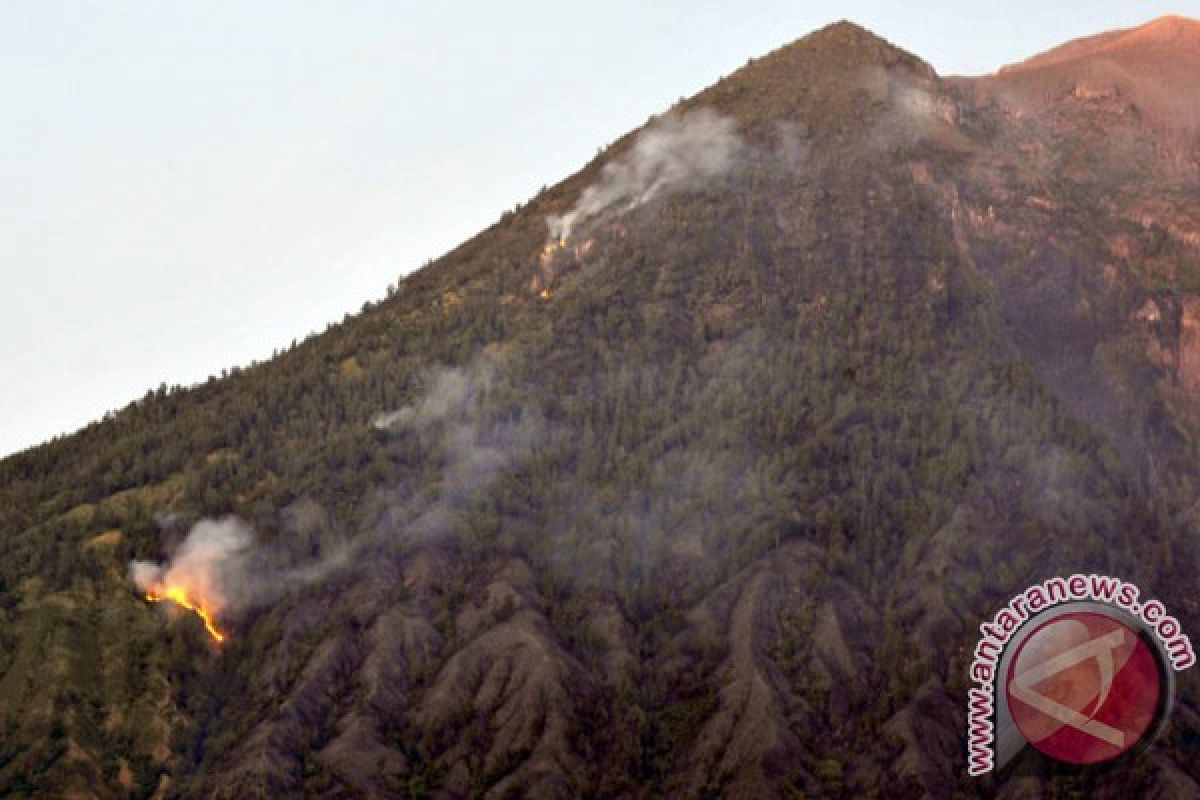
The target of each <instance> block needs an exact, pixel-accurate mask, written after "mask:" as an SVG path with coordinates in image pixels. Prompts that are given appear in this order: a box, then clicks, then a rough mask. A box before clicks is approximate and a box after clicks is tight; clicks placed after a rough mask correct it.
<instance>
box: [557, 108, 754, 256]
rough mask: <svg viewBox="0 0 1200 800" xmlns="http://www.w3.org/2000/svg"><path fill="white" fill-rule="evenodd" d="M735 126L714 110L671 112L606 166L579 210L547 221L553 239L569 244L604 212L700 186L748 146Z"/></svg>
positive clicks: (579, 203)
mask: <svg viewBox="0 0 1200 800" xmlns="http://www.w3.org/2000/svg"><path fill="white" fill-rule="evenodd" d="M735 127H736V126H735V123H734V121H733V120H732V119H729V118H728V117H721V116H719V115H717V114H716V113H714V112H713V111H711V110H709V109H700V110H698V111H693V112H691V113H682V114H670V115H667V116H665V117H663V118H661V119H659V120H657V121H655V122H654V123H652V124H651V125H650V126H649V127H648V128H647V129H646V130H644V131H643V132H642V133H641V134H640V135H639V136H638V138H637V141H635V142H634V144H633V147H632V148H631V149H630V150H629V152H628V153H626V154H624V155H622V156H621V157H620V158H618V159H617V160H615V161H613V162H611V163H609V164H606V165H605V167H604V170H603V171H602V173H601V175H600V180H598V181H597V182H596V183H594V184H592V185H591V186H589V187H588V188H586V189H584V190H583V193H582V194H581V195H580V196H579V200H578V201H577V202H576V203H575V206H574V207H573V208H572V209H571V210H570V211H568V212H567V213H566V214H562V215H552V216H550V217H549V218H548V219H547V225H548V226H549V228H550V237H551V240H552V241H555V242H566V241H567V240H568V239H569V238H570V237H571V233H572V231H573V230H575V229H576V228H577V227H578V226H580V225H582V224H583V223H585V222H587V221H588V220H591V219H595V218H597V217H600V216H601V215H604V214H610V213H611V214H624V213H626V212H629V211H632V210H633V209H635V208H637V207H638V206H640V205H643V204H644V203H647V202H649V201H650V200H651V199H653V198H654V197H656V196H658V195H660V194H665V193H669V192H673V191H684V190H687V189H689V188H695V187H696V186H697V185H699V184H702V183H703V182H705V181H707V180H711V179H713V178H716V177H719V176H720V175H723V174H725V173H726V172H727V171H729V170H730V169H731V168H732V167H733V166H734V164H735V163H736V160H737V156H738V153H739V151H740V150H741V148H742V140H741V137H740V136H739V135H738V133H737V132H736V130H735Z"/></svg>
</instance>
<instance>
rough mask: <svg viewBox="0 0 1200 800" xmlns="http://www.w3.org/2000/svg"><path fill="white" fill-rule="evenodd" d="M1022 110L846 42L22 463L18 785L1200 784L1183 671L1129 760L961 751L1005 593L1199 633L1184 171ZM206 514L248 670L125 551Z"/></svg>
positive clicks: (13, 647)
mask: <svg viewBox="0 0 1200 800" xmlns="http://www.w3.org/2000/svg"><path fill="white" fill-rule="evenodd" d="M991 88H992V87H991V86H990V85H989V83H988V82H987V81H983V82H971V81H970V80H968V81H962V80H960V79H942V78H939V77H938V76H937V74H936V72H935V71H934V70H933V69H932V68H931V67H929V65H928V64H925V63H924V62H922V61H921V60H920V59H918V58H917V57H915V56H913V55H911V54H909V53H906V52H905V51H903V50H900V49H899V48H895V47H893V46H892V45H890V44H888V43H886V42H885V41H883V40H882V39H879V38H878V37H875V36H874V35H873V34H870V33H869V32H867V31H865V30H864V29H862V28H859V27H858V26H855V25H853V24H851V23H838V24H835V25H832V26H829V27H828V28H825V29H823V30H822V31H818V32H815V33H814V34H812V35H810V36H808V37H804V38H802V39H800V40H798V41H797V42H794V43H792V44H790V45H786V46H784V47H783V48H780V49H779V50H776V51H774V52H773V53H772V54H770V55H768V56H766V57H764V58H762V59H757V60H755V61H753V62H752V63H750V64H749V65H747V67H745V68H744V69H743V70H741V71H739V72H738V73H735V74H734V75H732V76H729V77H727V78H725V79H723V80H721V81H719V82H717V83H716V84H714V85H713V86H711V87H709V88H708V89H705V90H703V91H702V92H701V93H699V94H698V95H696V96H695V97H693V98H690V99H688V100H685V101H683V102H682V103H681V104H679V105H677V106H676V107H675V108H673V109H671V110H668V111H667V112H665V113H664V114H662V115H658V116H657V117H655V118H652V119H651V120H650V121H649V122H648V123H647V124H646V125H645V126H643V127H642V128H640V129H638V130H636V131H632V132H631V133H630V134H628V135H627V136H625V137H622V138H621V139H620V140H618V141H617V142H616V143H615V144H614V145H613V146H611V147H610V148H607V149H606V150H605V151H604V152H603V153H601V154H600V155H599V156H598V157H597V158H596V159H594V160H593V161H592V162H591V163H589V164H588V165H586V166H585V167H584V168H583V169H582V170H581V171H580V172H578V173H576V174H574V175H572V176H570V177H568V178H567V179H565V180H564V181H563V182H561V183H559V184H557V185H555V186H554V187H551V188H548V189H546V190H545V191H544V192H542V193H540V194H539V195H538V196H537V197H535V198H533V199H532V200H531V201H530V202H529V203H527V204H525V205H523V206H521V207H520V208H518V209H517V210H515V211H514V212H512V213H509V214H506V215H505V216H504V217H503V218H502V219H501V220H500V221H498V222H497V223H496V224H494V225H492V226H490V227H489V228H487V229H486V230H484V231H482V232H481V233H479V234H477V235H476V236H474V237H472V238H471V239H469V240H468V241H466V242H464V243H463V244H462V245H460V246H459V247H457V248H455V249H454V250H452V251H451V252H450V253H448V254H446V255H445V256H443V257H442V258H440V259H438V260H436V261H435V262H433V264H432V265H430V266H429V267H427V268H425V269H422V270H419V271H418V272H416V273H414V274H412V275H410V276H408V277H406V278H404V279H403V280H402V281H401V282H400V283H399V285H398V286H397V289H396V291H395V292H393V293H392V294H391V295H390V296H389V297H387V298H385V299H383V300H381V301H380V302H378V303H375V304H371V305H370V306H369V307H368V308H366V309H365V310H364V312H363V313H361V314H359V315H355V316H352V317H348V318H347V319H346V320H344V321H343V322H342V323H340V324H338V325H335V326H332V327H331V329H330V330H329V331H327V332H326V333H324V334H322V335H319V336H314V337H311V338H310V339H307V340H305V341H304V342H302V343H301V344H299V345H298V346H297V347H296V348H294V349H291V350H289V351H288V352H287V353H285V354H283V355H282V356H281V357H280V358H279V359H276V360H273V361H271V362H268V363H265V364H262V365H258V366H256V367H253V368H251V369H246V370H237V371H235V373H234V374H232V375H231V376H230V377H229V378H228V379H226V380H220V381H212V382H210V383H209V384H204V385H201V386H199V387H196V388H194V389H189V390H185V391H182V392H176V391H162V392H153V393H150V394H149V395H148V396H147V397H146V398H145V399H144V400H143V401H140V402H139V403H137V404H135V405H134V406H132V407H131V408H129V409H126V410H124V411H122V412H120V413H118V414H116V415H115V416H114V417H113V418H112V419H110V420H108V421H106V422H104V423H102V424H98V425H96V426H93V427H91V428H89V429H87V430H85V431H84V432H82V433H81V434H78V435H76V436H74V437H70V438H67V439H64V440H60V441H58V442H54V443H52V444H50V445H48V446H45V447H42V448H36V449H34V450H31V451H28V452H26V453H24V454H21V455H19V456H15V457H11V458H8V459H5V460H3V461H0V532H2V535H0V553H2V556H3V558H2V559H0V645H3V646H2V647H0V709H2V710H3V711H4V712H5V713H4V714H3V715H0V725H2V726H3V727H2V728H0V734H2V735H0V789H2V790H3V791H4V792H6V793H8V794H11V795H13V796H18V797H19V796H38V795H43V796H44V795H56V794H57V795H68V794H74V795H78V796H98V797H131V796H138V797H146V796H158V797H172V796H177V797H199V796H203V797H229V798H239V800H240V798H253V797H299V796H323V797H344V796H368V797H380V798H392V797H409V798H411V797H439V798H460V797H462V798H465V797H489V798H502V797H512V796H526V797H544V798H558V797H562V798H568V797H614V798H616V797H620V798H639V797H655V796H688V797H713V796H723V797H753V798H771V797H781V798H783V797H794V796H797V795H800V794H804V795H809V796H827V797H864V796H895V797H922V796H935V797H937V796H949V795H952V794H956V793H957V794H960V795H963V796H988V797H1001V798H1016V797H1022V796H1029V795H1030V794H1035V793H1037V792H1039V791H1050V790H1051V788H1053V790H1054V791H1059V790H1061V791H1074V792H1078V793H1087V794H1088V795H1089V796H1094V797H1100V798H1104V797H1113V798H1116V797H1124V796H1137V795H1152V794H1153V793H1154V792H1156V791H1157V792H1159V793H1160V794H1161V793H1165V792H1168V791H1176V792H1179V791H1182V792H1185V793H1186V792H1195V791H1197V785H1198V784H1197V782H1198V781H1200V772H1198V771H1197V770H1198V767H1197V765H1198V764H1200V753H1197V751H1196V742H1195V740H1194V737H1191V736H1190V735H1189V732H1188V729H1189V726H1191V725H1192V724H1193V723H1194V721H1195V720H1197V719H1200V706H1198V703H1197V699H1198V695H1197V685H1196V682H1195V679H1194V678H1193V677H1192V676H1191V675H1190V674H1185V675H1182V676H1180V683H1179V691H1178V694H1179V704H1178V706H1179V707H1178V708H1177V709H1176V714H1177V717H1176V718H1175V719H1177V720H1179V722H1178V723H1177V724H1176V725H1175V727H1172V728H1171V729H1169V730H1168V731H1167V733H1166V735H1165V736H1164V738H1163V739H1162V740H1161V741H1160V743H1159V744H1158V745H1157V746H1156V748H1155V751H1154V754H1153V755H1152V756H1151V757H1149V758H1148V759H1147V760H1145V761H1143V762H1139V764H1138V765H1137V767H1136V769H1130V770H1126V771H1123V772H1122V773H1120V774H1112V773H1097V774H1091V775H1088V774H1083V775H1063V774H1059V773H1058V772H1057V771H1056V770H1054V769H1053V768H1050V767H1047V766H1046V765H1044V764H1039V763H1037V762H1032V763H1023V764H1021V765H1020V767H1019V770H1018V772H1017V774H1015V775H1013V776H1010V777H1009V779H1008V780H1000V779H997V780H995V781H984V782H979V781H971V780H968V779H967V778H966V777H965V775H964V774H963V773H964V770H963V764H964V760H963V753H964V751H965V746H964V732H963V730H962V719H963V716H964V714H965V674H966V658H967V654H969V653H970V650H971V647H972V646H973V642H972V637H973V636H974V635H976V630H977V625H978V622H979V621H981V620H983V619H986V618H988V617H989V616H990V614H991V612H992V611H993V610H994V608H995V607H997V605H998V604H1000V603H1003V602H1004V599H1005V598H1006V597H1007V596H1009V595H1011V593H1012V592H1014V591H1015V590H1018V589H1020V588H1023V587H1024V586H1025V585H1028V584H1029V583H1032V582H1033V581H1035V580H1041V579H1043V578H1045V577H1046V576H1047V574H1049V573H1060V572H1062V573H1066V572H1070V571H1078V570H1088V569H1092V570H1099V571H1104V572H1106V573H1108V574H1119V575H1121V576H1122V577H1124V578H1126V579H1129V580H1132V581H1136V582H1137V583H1138V584H1139V585H1143V586H1145V587H1147V589H1148V590H1149V591H1153V592H1154V593H1155V595H1156V596H1159V597H1161V598H1162V599H1163V601H1164V602H1165V603H1167V604H1168V605H1169V607H1170V608H1171V609H1172V611H1173V612H1174V613H1176V614H1177V615H1178V616H1179V618H1180V620H1181V621H1182V623H1183V625H1184V628H1185V629H1196V627H1197V624H1198V623H1200V606H1198V604H1197V601H1196V598H1195V597H1193V596H1192V593H1191V592H1190V586H1191V583H1190V582H1189V581H1190V580H1191V576H1193V575H1194V574H1195V570H1196V568H1197V565H1198V564H1200V552H1198V548H1197V547H1196V545H1195V542H1196V535H1197V534H1198V533H1200V518H1198V517H1197V514H1196V509H1197V507H1200V506H1197V502H1196V496H1195V495H1196V487H1195V486H1194V485H1193V484H1194V481H1193V479H1192V477H1191V476H1192V475H1193V474H1194V473H1195V468H1196V466H1197V465H1198V464H1200V458H1198V456H1197V451H1196V442H1197V441H1198V439H1197V436H1198V435H1200V412H1198V410H1197V409H1198V404H1200V393H1198V392H1197V388H1196V386H1197V384H1196V381H1197V378H1196V375H1195V372H1194V370H1195V368H1194V365H1195V364H1196V363H1200V345H1198V344H1197V343H1198V342H1200V339H1198V338H1197V336H1196V330H1197V329H1200V325H1198V323H1197V320H1200V294H1197V292H1196V291H1195V289H1194V288H1190V287H1191V284H1190V283H1189V281H1191V280H1192V277H1193V275H1194V273H1195V270H1196V269H1197V268H1198V267H1200V260H1198V259H1197V244H1196V242H1198V241H1200V239H1193V238H1190V237H1191V234H1192V233H1193V232H1194V231H1195V230H1198V229H1200V228H1197V227H1196V225H1197V220H1198V216H1200V212H1197V210H1196V209H1195V206H1194V201H1193V200H1192V199H1191V198H1192V197H1194V187H1195V180H1196V177H1195V172H1194V171H1189V169H1187V168H1185V166H1186V165H1181V162H1180V160H1179V159H1181V158H1184V157H1183V156H1179V157H1177V156H1176V155H1175V152H1174V151H1172V152H1171V153H1168V154H1164V148H1163V146H1162V144H1161V141H1160V139H1158V138H1156V137H1157V134H1155V133H1154V132H1153V131H1151V132H1146V130H1145V129H1144V128H1143V126H1142V120H1141V119H1140V117H1138V115H1136V114H1126V113H1124V112H1122V111H1121V109H1122V106H1120V105H1119V104H1117V106H1116V107H1115V109H1116V110H1115V111H1114V107H1112V106H1110V105H1106V104H1104V103H1099V102H1093V100H1094V99H1095V98H1074V97H1070V98H1066V99H1064V98H1063V97H1062V96H1060V95H1056V96H1054V97H1053V98H1052V100H1053V102H1050V101H1047V106H1045V107H1044V108H1041V109H1038V110H1036V111H1033V110H1027V109H1025V108H1024V107H1021V106H1017V107H1016V108H1017V110H1019V111H1021V112H1022V113H1021V114H1017V113H1015V112H1014V104H1013V102H1012V101H1011V99H1010V98H1009V97H1008V96H1004V95H1001V96H999V97H998V98H997V97H995V96H988V95H987V91H985V90H989V89H991ZM1118 147H1119V148H1120V149H1119V150H1118V149H1116V148H1118ZM714 153H717V154H719V155H720V156H721V157H720V158H714V157H713V156H714ZM1114 153H1119V154H1120V158H1117V157H1114V156H1113V154H1114ZM1184 160H1185V161H1186V159H1184ZM565 217H569V218H570V219H571V220H572V224H571V225H570V226H569V228H568V229H567V232H566V233H564V232H563V231H564V228H563V225H564V223H563V219H564V218H565ZM543 291H544V292H545V293H544V294H543ZM214 530H216V531H224V532H226V533H229V532H235V533H238V534H239V537H240V536H244V537H248V539H249V541H250V542H251V544H250V545H248V546H247V549H246V550H245V551H238V553H236V554H235V555H233V556H230V559H231V560H230V561H229V563H228V564H225V567H223V569H227V571H226V572H220V571H218V572H216V573H215V574H216V575H217V577H220V578H223V579H225V580H227V581H228V583H229V585H228V586H227V587H226V588H227V589H228V590H229V591H228V592H227V594H228V596H229V598H228V599H229V602H228V603H227V605H226V606H225V607H224V608H222V610H221V622H222V626H223V628H222V629H223V630H226V631H227V632H228V634H229V638H228V641H227V642H225V643H224V644H222V645H221V646H220V647H219V648H218V647H216V646H215V645H213V644H212V643H211V642H210V640H209V637H208V635H207V632H206V631H205V630H204V627H203V625H202V624H200V623H199V621H198V620H196V619H193V618H191V617H189V616H188V615H176V616H170V615H168V614H165V613H164V612H163V609H162V608H161V607H159V606H157V605H153V604H151V603H148V602H146V601H145V600H144V599H143V598H142V597H141V596H140V594H139V593H138V592H137V590H136V587H135V586H133V585H132V584H131V583H130V580H129V577H128V575H127V573H128V570H129V564H130V562H131V561H133V560H138V561H150V562H152V563H164V562H165V563H170V562H171V561H172V559H175V558H177V557H178V555H179V553H181V552H183V551H185V550H186V549H187V547H186V543H188V542H190V541H194V539H193V538H192V537H195V536H197V535H199V534H198V533H197V531H200V532H202V533H203V532H205V531H208V532H212V531H214ZM235 538H236V537H235ZM222 563H224V562H222ZM233 567H236V569H234V568H233ZM214 569H216V567H214Z"/></svg>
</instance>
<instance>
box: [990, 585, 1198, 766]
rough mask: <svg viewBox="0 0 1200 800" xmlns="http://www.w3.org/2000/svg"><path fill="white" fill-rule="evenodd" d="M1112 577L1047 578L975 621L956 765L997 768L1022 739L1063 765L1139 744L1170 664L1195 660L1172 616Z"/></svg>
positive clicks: (1165, 693) (1169, 677)
mask: <svg viewBox="0 0 1200 800" xmlns="http://www.w3.org/2000/svg"><path fill="white" fill-rule="evenodd" d="M1141 594H1142V593H1141V590H1140V589H1138V587H1137V586H1135V585H1133V584H1131V583H1127V582H1125V581H1123V580H1121V579H1120V578H1111V577H1108V576H1105V575H1078V574H1077V575H1072V576H1070V577H1068V578H1050V579H1049V580H1046V581H1043V582H1042V583H1039V584H1037V585H1035V586H1031V587H1029V588H1028V589H1026V590H1025V591H1023V592H1021V593H1020V594H1018V595H1016V596H1015V597H1013V598H1012V600H1010V601H1009V602H1008V604H1007V605H1006V606H1004V607H1003V608H1001V609H1000V611H998V612H997V613H996V615H995V616H994V617H993V618H992V620H991V621H990V622H985V623H983V624H982V625H980V626H979V631H980V633H981V634H982V637H981V638H980V640H979V643H978V644H977V645H976V646H975V652H974V658H973V659H972V661H971V666H970V679H971V681H972V682H973V683H974V684H976V685H975V686H973V687H972V688H971V689H970V690H969V692H968V708H967V771H968V772H969V773H970V774H971V775H976V776H977V775H983V774H985V773H988V772H991V771H993V770H998V769H1000V768H1002V767H1004V766H1005V765H1006V764H1007V763H1008V762H1010V761H1012V760H1013V759H1014V758H1015V757H1016V756H1017V755H1018V754H1019V753H1020V752H1021V751H1022V750H1024V748H1025V747H1026V746H1028V745H1032V746H1033V747H1034V748H1036V749H1037V750H1038V751H1040V752H1041V753H1042V754H1043V755H1045V756H1048V757H1050V758H1053V759H1055V760H1057V761H1062V762H1066V763H1069V764H1080V765H1083V764H1096V763H1100V762H1102V761H1108V760H1110V759H1113V758H1116V757H1118V756H1120V755H1123V754H1125V753H1129V752H1131V751H1134V750H1136V749H1140V748H1143V747H1145V746H1148V745H1149V743H1150V742H1151V741H1152V740H1153V739H1154V736H1155V735H1156V734H1157V733H1158V731H1159V729H1160V728H1161V727H1162V724H1163V723H1164V722H1165V721H1166V717H1167V714H1168V713H1169V712H1170V707H1171V702H1172V698H1173V692H1174V685H1175V680H1174V673H1175V672H1181V671H1183V670H1185V669H1188V668H1189V667H1191V666H1192V665H1193V664H1195V663H1196V655H1195V653H1194V651H1193V650H1192V643H1191V640H1189V639H1188V637H1187V636H1186V635H1185V634H1184V633H1183V629H1182V626H1181V625H1180V624H1179V620H1177V619H1176V618H1175V617H1172V616H1171V615H1169V614H1168V613H1167V609H1166V608H1165V607H1164V606H1163V604H1162V603H1161V602H1159V601H1158V600H1150V601H1148V602H1141V600H1140V598H1141Z"/></svg>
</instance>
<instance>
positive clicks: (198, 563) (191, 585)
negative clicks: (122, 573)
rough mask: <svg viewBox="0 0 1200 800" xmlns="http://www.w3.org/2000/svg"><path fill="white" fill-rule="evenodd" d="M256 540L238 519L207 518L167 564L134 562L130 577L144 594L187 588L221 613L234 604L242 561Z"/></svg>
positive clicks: (197, 526)
mask: <svg viewBox="0 0 1200 800" xmlns="http://www.w3.org/2000/svg"><path fill="white" fill-rule="evenodd" d="M253 539H254V537H253V534H252V533H251V531H250V528H249V527H247V526H246V524H245V523H243V522H242V521H241V520H239V519H237V518H236V517H225V518H223V519H216V520H213V519H204V520H201V521H200V522H197V523H196V525H195V526H193V528H192V529H191V531H189V532H188V535H187V536H186V537H185V538H184V540H183V542H182V543H181V544H180V545H179V547H178V549H176V551H175V552H174V553H173V554H172V555H171V558H170V559H169V560H168V561H167V563H165V564H156V563H154V562H152V561H134V562H132V563H130V565H129V576H130V578H131V579H132V580H133V583H134V585H135V586H137V587H138V589H140V590H141V591H143V592H147V591H150V590H151V589H159V588H161V587H164V586H182V587H186V589H187V591H188V595H189V596H191V597H194V598H196V599H197V600H198V601H200V602H203V603H204V605H205V607H206V608H208V609H210V610H212V611H213V612H214V613H218V614H219V613H220V612H221V611H222V610H223V609H225V608H226V607H227V606H228V605H229V603H230V600H231V596H230V594H231V591H233V590H235V587H234V586H233V582H234V579H235V577H236V573H237V572H238V571H239V569H238V567H239V562H240V560H241V559H242V558H243V557H244V555H245V554H246V552H247V549H248V548H249V547H250V545H251V543H252V542H253Z"/></svg>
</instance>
